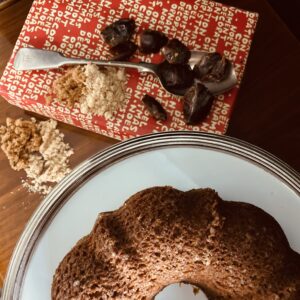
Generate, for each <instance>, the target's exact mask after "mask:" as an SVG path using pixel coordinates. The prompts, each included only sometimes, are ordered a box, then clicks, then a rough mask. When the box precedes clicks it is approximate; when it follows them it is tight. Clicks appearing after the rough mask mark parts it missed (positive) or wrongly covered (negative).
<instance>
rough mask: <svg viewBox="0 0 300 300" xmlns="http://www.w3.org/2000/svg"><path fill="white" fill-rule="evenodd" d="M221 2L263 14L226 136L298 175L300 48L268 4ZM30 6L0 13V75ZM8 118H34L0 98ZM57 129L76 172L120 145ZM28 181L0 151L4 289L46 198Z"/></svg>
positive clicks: (1, 117)
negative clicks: (23, 235)
mask: <svg viewBox="0 0 300 300" xmlns="http://www.w3.org/2000/svg"><path fill="white" fill-rule="evenodd" d="M221 2H223V3H226V4H230V5H233V6H237V7H241V8H245V9H248V10H252V11H257V12H259V14H260V18H259V22H258V27H257V31H256V34H255V37H254V41H253V46H252V50H251V52H250V55H249V60H248V64H247V69H246V73H245V76H244V80H243V82H242V86H241V91H240V93H239V95H238V99H237V102H236V105H235V108H234V112H233V115H232V118H231V121H230V124H229V128H228V133H227V134H228V135H230V136H234V137H237V138H240V139H243V140H246V141H248V142H251V143H253V144H255V145H257V146H260V147H262V148H264V149H265V150H268V151H269V152H271V153H273V154H274V155H276V156H278V157H279V158H281V159H283V160H284V161H286V162H287V163H288V164H290V165H291V166H292V167H293V168H294V169H296V170H297V171H300V85H299V69H300V44H299V42H298V41H297V39H296V38H295V37H294V36H293V35H292V34H291V33H290V32H289V30H288V29H287V27H286V26H285V25H284V23H283V22H282V21H281V20H280V19H279V17H278V16H277V15H276V14H275V13H274V11H273V10H272V8H271V7H270V6H269V5H268V3H267V2H265V1H264V0H243V1H241V0H239V1H238V0H224V1H221ZM30 5H31V0H22V1H19V2H17V3H15V4H14V5H12V6H11V7H9V8H6V9H5V10H3V11H1V12H0V55H1V59H0V74H2V72H3V69H4V67H5V65H6V62H7V60H8V59H9V57H10V54H11V51H12V49H13V46H14V43H15V41H16V39H17V37H18V34H19V32H20V30H21V28H22V25H23V23H24V20H25V18H26V15H27V12H28V10H29V8H30ZM8 116H9V117H12V118H18V117H24V118H29V117H30V116H29V115H28V114H26V113H25V112H24V111H22V110H21V109H19V108H16V107H13V106H11V105H10V104H8V103H6V102H5V101H4V100H3V99H2V98H1V97H0V124H3V123H4V122H5V118H6V117H8ZM59 128H60V129H61V131H62V132H63V133H64V134H65V140H66V141H67V142H69V143H70V144H71V146H72V147H73V148H74V149H75V154H74V155H73V156H72V158H71V166H72V167H74V166H76V165H77V164H78V163H80V162H82V161H83V160H84V159H86V158H88V157H89V156H90V155H92V154H94V153H96V152H98V151H100V150H102V149H104V148H106V147H108V146H110V145H113V144H114V143H116V142H117V141H115V140H112V139H109V138H106V137H103V136H100V135H96V134H93V133H90V132H87V131H84V130H81V129H78V128H75V127H71V126H68V125H64V124H60V125H59ZM24 175H25V174H24V173H23V172H16V171H13V170H11V168H10V167H9V164H8V161H7V159H6V158H5V156H4V154H3V152H2V151H0V286H1V284H2V282H1V278H2V279H3V277H4V276H5V272H6V270H7V266H8V263H9V259H10V256H11V254H12V251H13V248H14V246H15V244H16V242H17V240H18V238H19V236H20V234H21V232H22V230H23V229H24V226H25V224H26V222H27V221H28V220H29V218H30V216H31V215H32V213H33V212H34V210H35V209H36V207H37V206H38V205H39V203H40V202H41V201H42V198H43V197H42V196H40V195H36V194H29V193H28V192H27V191H26V190H25V189H23V188H22V186H21V180H22V177H24Z"/></svg>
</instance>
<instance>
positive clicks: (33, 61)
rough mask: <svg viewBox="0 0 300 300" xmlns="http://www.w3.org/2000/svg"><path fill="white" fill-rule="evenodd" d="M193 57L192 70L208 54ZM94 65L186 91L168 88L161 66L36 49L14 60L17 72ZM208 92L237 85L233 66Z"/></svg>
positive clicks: (197, 53) (180, 92) (178, 92)
mask: <svg viewBox="0 0 300 300" xmlns="http://www.w3.org/2000/svg"><path fill="white" fill-rule="evenodd" d="M191 53H192V55H191V58H190V60H189V65H190V66H191V68H193V67H194V65H195V64H196V63H197V62H198V61H199V60H200V58H201V57H202V56H203V55H205V54H206V53H207V52H204V51H191ZM87 63H93V64H96V65H100V66H110V67H121V68H133V69H137V70H138V71H139V72H145V73H153V74H155V75H156V76H157V77H158V78H159V80H160V83H161V85H162V86H163V87H164V88H165V89H166V90H167V91H168V92H170V93H172V94H175V95H179V96H182V95H184V93H185V91H186V89H182V90H176V91H174V90H173V89H172V90H171V89H170V88H169V87H168V86H166V85H165V84H164V82H163V80H162V78H161V75H160V72H159V71H158V68H159V64H150V63H145V62H139V63H134V62H123V61H109V60H87V59H82V58H67V57H64V56H63V55H62V54H61V53H59V52H55V51H49V50H42V49H35V48H21V49H19V51H18V53H17V54H16V57H15V60H14V67H15V69H16V70H20V71H21V70H42V69H53V68H59V67H61V66H63V65H78V64H87ZM203 84H204V85H205V86H206V87H207V88H208V90H209V91H210V92H211V93H212V94H214V95H218V94H222V93H224V92H226V91H228V90H230V89H231V88H232V87H234V86H235V85H236V84H237V77H236V73H235V71H234V68H233V66H232V64H231V63H230V68H229V71H228V76H227V77H226V78H225V79H224V80H222V81H220V82H203Z"/></svg>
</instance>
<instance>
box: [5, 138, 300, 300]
mask: <svg viewBox="0 0 300 300" xmlns="http://www.w3.org/2000/svg"><path fill="white" fill-rule="evenodd" d="M299 182H300V180H299V175H298V174H297V173H296V172H295V171H293V170H292V169H290V168H289V167H288V166H287V165H286V164H284V163H282V162H281V161H279V160H278V159H276V158H275V157H273V156H271V155H270V154H268V153H266V152H264V151H263V150H261V149H258V148H256V147H254V146H252V145H249V144H246V143H243V142H241V141H238V140H235V139H232V138H228V137H221V136H216V135H209V134H200V133H187V132H186V133H183V132H177V133H160V134H155V135H150V136H146V137H141V138H137V139H132V140H130V141H127V142H123V143H120V144H118V145H116V146H114V147H111V148H110V149H108V150H106V151H104V152H102V153H99V154H97V155H96V156H94V157H92V158H91V159H89V160H87V161H86V162H84V163H83V164H81V165H80V166H79V167H78V168H76V169H75V170H74V171H73V172H72V174H71V175H70V176H68V177H67V178H66V179H65V180H63V182H61V183H60V184H59V185H58V186H57V188H55V189H54V191H53V192H52V193H51V194H50V195H49V196H48V197H47V198H46V199H45V200H44V201H43V203H42V204H41V206H40V207H39V208H38V210H37V211H36V213H35V214H34V216H33V217H32V219H31V220H30V222H29V224H28V226H27V227H26V229H25V231H24V233H23V235H22V237H21V239H20V241H19V243H18V245H17V247H16V249H15V252H14V255H13V258H12V261H11V263H10V267H9V271H8V275H7V279H6V282H5V286H4V291H3V297H4V298H3V299H12V298H13V299H23V300H25V299H26V300H41V299H45V300H48V299H49V300H50V298H51V297H50V290H51V282H52V276H53V274H54V272H55V269H56V267H57V266H58V264H59V262H60V261H61V260H62V259H63V257H64V256H65V255H66V254H67V253H68V251H69V250H70V249H71V248H72V247H73V246H74V245H75V243H76V242H77V241H78V240H79V239H80V238H81V237H83V236H84V235H86V234H88V233H89V232H90V230H91V228H92V226H93V224H94V222H95V220H96V218H97V215H98V213H99V212H101V211H109V210H114V209H117V208H118V207H120V206H121V205H122V203H123V202H124V200H126V199H127V198H128V197H129V196H131V195H132V194H134V193H136V192H137V191H140V190H141V189H144V188H147V187H151V186H156V185H159V186H163V185H171V186H173V187H176V188H178V189H181V190H189V189H191V188H199V187H211V188H213V189H215V190H216V191H218V193H219V194H220V196H221V197H222V198H223V199H227V200H233V201H244V202H248V203H252V204H255V205H257V206H258V207H261V208H262V209H264V210H265V211H267V212H268V213H270V214H271V215H272V216H274V217H275V218H276V220H277V221H278V222H279V223H280V225H281V226H282V228H283V230H284V232H285V234H286V235H287V237H288V240H289V242H290V244H291V246H292V248H293V249H294V250H296V251H298V252H300V238H299V231H298V229H299V228H300V219H299V211H300V199H299V186H300V183H299ZM156 299H159V300H165V299H172V300H177V299H178V300H179V299H181V300H182V299H184V300H189V299H193V300H195V299H205V297H204V296H203V295H202V294H201V293H200V294H198V295H197V296H194V294H193V293H192V289H191V288H190V287H189V286H183V287H179V286H178V285H172V286H169V287H168V288H166V289H165V290H164V291H163V292H162V293H161V294H160V295H159V296H157V297H156Z"/></svg>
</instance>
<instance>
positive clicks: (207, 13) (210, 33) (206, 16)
mask: <svg viewBox="0 0 300 300" xmlns="http://www.w3.org/2000/svg"><path fill="white" fill-rule="evenodd" d="M121 17H130V18H133V19H135V21H136V24H137V28H138V31H141V30H142V29H146V28H150V29H157V30H160V31H162V32H164V33H165V34H166V35H167V36H168V37H169V38H173V37H177V38H178V39H180V40H181V41H182V42H184V43H185V44H186V45H187V46H188V47H189V48H190V49H191V50H197V49H199V50H205V51H210V52H213V51H218V52H220V53H223V54H224V55H225V56H226V57H227V58H229V59H230V60H231V61H232V62H233V64H234V67H235V70H236V73H237V76H238V80H239V83H240V81H241V79H242V75H243V72H244V69H245V65H246V60H247V56H248V52H249V49H250V44H251V41H252V37H253V33H254V29H255V25H256V22H257V18H258V14H257V13H254V12H248V11H244V10H241V9H237V8H234V7H229V6H225V5H223V4H220V3H217V2H213V1H209V0H185V1H180V0H173V1H169V0H167V1H157V0H150V1H146V0H91V1H90V0H73V1H71V0H35V1H34V2H33V5H32V7H31V9H30V11H29V14H28V16H27V19H26V21H25V24H24V27H23V29H22V31H21V33H20V36H19V39H18V41H17V43H16V46H15V48H14V51H13V54H12V56H11V58H10V61H9V62H8V64H7V67H6V69H5V71H4V73H3V77H2V78H1V82H0V94H1V95H2V96H3V97H4V98H5V99H6V100H7V101H8V102H10V103H11V104H13V105H16V106H19V107H21V108H23V109H25V110H29V111H33V112H36V113H38V114H41V115H44V116H47V117H50V118H54V119H57V120H59V121H62V122H65V123H69V124H72V125H75V126H78V127H82V128H85V129H87V130H91V131H95V132H97V133H100V134H104V135H108V136H111V137H114V138H116V139H120V140H122V139H126V138H130V137H134V136H139V135H143V134H147V133H151V132H158V131H167V130H196V131H206V132H214V133H218V134H223V133H225V131H226V128H227V124H228V121H229V118H230V115H231V112H232V109H233V104H234V101H235V99H236V96H237V93H238V90H239V85H238V86H236V87H235V88H233V89H232V90H231V91H230V92H227V93H226V94H223V95H219V96H218V97H217V98H216V100H215V101H214V104H213V107H212V110H211V112H210V114H209V116H208V117H207V118H206V119H205V120H204V121H203V122H202V123H200V124H199V126H187V125H186V124H185V123H184V121H183V115H182V103H181V100H180V98H178V97H175V96H171V95H170V94H169V93H167V92H166V91H165V90H163V89H162V88H161V86H160V84H159V82H158V80H157V79H156V78H155V77H154V76H153V75H151V74H148V75H143V74H138V73H137V72H136V71H133V70H128V71H127V76H128V84H127V90H126V93H127V95H126V97H127V99H128V100H127V104H126V106H125V108H123V109H121V110H120V111H118V113H117V114H116V115H115V116H114V117H112V118H111V119H108V120H106V119H104V118H103V117H102V116H97V115H91V114H82V113H81V112H80V111H79V110H78V109H76V108H74V109H68V108H66V107H65V106H63V105H61V104H57V102H54V103H52V104H51V105H47V104H46V97H47V95H48V93H49V87H50V86H51V85H52V83H53V80H54V79H55V78H57V75H58V74H59V73H62V72H63V71H64V70H63V69H59V70H49V71H30V72H29V71H16V70H15V69H14V67H13V60H14V56H15V54H16V52H17V50H18V49H19V48H20V47H35V48H42V49H48V50H55V51H60V52H62V53H64V55H65V56H68V57H78V58H86V59H107V57H108V56H109V54H108V46H107V45H105V44H104V42H103V40H102V38H101V36H100V32H101V29H103V28H104V27H105V26H106V25H108V24H110V23H112V22H113V21H115V20H117V19H119V18H121ZM137 60H142V61H147V62H158V61H160V60H161V56H160V55H151V56H149V55H147V56H143V55H140V54H138V55H136V59H135V61H137ZM146 93H148V94H152V95H153V96H155V97H156V98H157V99H159V100H160V101H161V102H162V104H163V106H164V107H165V108H166V110H167V112H168V115H169V118H168V120H167V121H165V122H160V121H155V120H154V119H153V118H151V117H150V116H149V114H148V112H147V111H146V109H145V107H144V106H143V104H142V102H141V98H142V97H143V95H144V94H146Z"/></svg>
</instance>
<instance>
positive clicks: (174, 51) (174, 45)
mask: <svg viewBox="0 0 300 300" xmlns="http://www.w3.org/2000/svg"><path fill="white" fill-rule="evenodd" d="M162 53H163V55H164V57H165V59H166V60H167V61H168V62H169V63H170V64H187V63H188V61H189V59H190V58H191V51H190V50H189V48H188V47H187V46H185V45H184V44H183V43H182V42H180V41H179V40H178V39H172V40H170V41H169V42H168V44H167V45H166V46H164V47H163V48H162Z"/></svg>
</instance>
